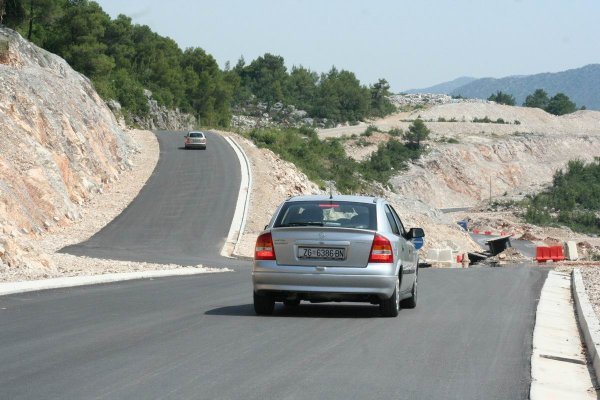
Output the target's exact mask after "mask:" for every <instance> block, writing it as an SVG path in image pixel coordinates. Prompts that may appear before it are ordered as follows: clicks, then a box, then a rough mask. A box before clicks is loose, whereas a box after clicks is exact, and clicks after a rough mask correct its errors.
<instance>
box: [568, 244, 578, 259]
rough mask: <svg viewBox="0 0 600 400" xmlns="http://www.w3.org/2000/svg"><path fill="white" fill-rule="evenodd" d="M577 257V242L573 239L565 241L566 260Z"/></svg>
mask: <svg viewBox="0 0 600 400" xmlns="http://www.w3.org/2000/svg"><path fill="white" fill-rule="evenodd" d="M578 259H579V252H578V251H577V243H576V242H574V241H568V242H567V260H569V261H575V260H578Z"/></svg>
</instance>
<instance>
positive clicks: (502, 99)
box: [488, 91, 516, 106]
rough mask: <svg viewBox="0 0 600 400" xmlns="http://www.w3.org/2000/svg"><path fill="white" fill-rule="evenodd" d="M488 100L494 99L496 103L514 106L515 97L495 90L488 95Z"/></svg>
mask: <svg viewBox="0 0 600 400" xmlns="http://www.w3.org/2000/svg"><path fill="white" fill-rule="evenodd" d="M488 100H489V101H495V102H496V103H498V104H506V105H508V106H514V105H515V104H516V101H515V98H514V97H513V96H511V95H510V94H508V93H503V92H501V91H497V92H496V93H495V94H492V95H491V96H490V97H488Z"/></svg>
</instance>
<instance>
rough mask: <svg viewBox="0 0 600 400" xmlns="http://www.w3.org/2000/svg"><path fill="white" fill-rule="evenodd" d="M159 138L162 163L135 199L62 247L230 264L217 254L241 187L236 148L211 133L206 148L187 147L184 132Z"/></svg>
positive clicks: (149, 259) (137, 258)
mask: <svg viewBox="0 0 600 400" xmlns="http://www.w3.org/2000/svg"><path fill="white" fill-rule="evenodd" d="M157 137H158V141H159V144H160V158H159V161H158V164H157V166H156V168H155V170H154V173H153V174H152V176H151V177H150V179H149V180H148V182H147V183H146V185H145V186H144V187H143V188H142V190H141V191H140V194H139V195H138V196H137V197H136V199H135V200H134V201H133V202H132V203H131V204H130V205H129V207H127V208H126V209H125V210H124V211H123V213H121V215H119V216H118V217H117V218H115V219H114V220H113V221H112V222H111V223H109V224H108V225H107V226H106V227H104V228H103V229H102V230H101V231H100V232H98V233H97V234H96V235H94V236H93V237H92V238H90V240H88V241H86V242H83V243H81V244H77V245H73V246H69V247H66V248H64V249H63V250H62V251H64V252H67V253H70V254H75V255H85V256H89V257H98V258H110V259H115V260H132V261H145V262H158V263H177V264H182V265H196V264H210V265H214V266H219V265H223V264H228V262H227V261H226V260H223V259H222V258H221V257H220V256H219V253H220V251H221V247H223V244H224V243H225V241H226V239H227V234H228V233H229V227H230V225H231V219H232V218H233V213H234V211H235V205H236V201H237V197H238V192H239V187H240V165H239V161H238V159H237V157H236V155H235V153H234V151H233V149H232V148H231V146H229V144H228V143H227V142H226V141H225V140H224V139H223V138H222V137H221V136H219V135H216V134H212V133H207V143H208V145H207V150H185V149H184V148H183V132H181V133H176V132H159V133H157Z"/></svg>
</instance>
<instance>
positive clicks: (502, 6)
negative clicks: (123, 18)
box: [96, 0, 600, 92]
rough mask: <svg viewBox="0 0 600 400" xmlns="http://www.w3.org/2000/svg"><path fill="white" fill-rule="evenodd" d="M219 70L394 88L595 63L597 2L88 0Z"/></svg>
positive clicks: (599, 25) (599, 31)
mask: <svg viewBox="0 0 600 400" xmlns="http://www.w3.org/2000/svg"><path fill="white" fill-rule="evenodd" d="M96 1H97V2H98V3H99V4H100V5H101V7H102V8H103V9H104V11H106V12H107V13H108V14H109V15H110V16H111V17H113V18H115V17H116V16H117V15H119V14H125V15H127V16H129V17H131V18H132V20H133V22H134V23H137V24H142V25H148V26H149V27H150V28H151V29H152V30H153V31H155V32H157V33H158V34H160V35H162V36H168V37H170V38H172V39H173V40H175V41H176V42H177V43H178V44H179V46H180V47H181V48H182V49H185V48H187V47H201V48H203V49H204V50H206V51H207V52H208V53H210V54H212V55H213V57H215V59H216V60H217V62H218V63H219V65H221V67H224V65H225V63H226V62H227V61H229V62H230V63H231V65H235V63H236V62H237V60H238V59H239V58H240V56H243V57H244V59H245V60H246V63H249V62H250V61H252V60H253V59H255V58H256V57H258V56H261V55H263V54H265V53H272V54H276V55H280V56H282V57H283V58H284V59H285V62H286V66H287V67H288V68H291V67H292V66H293V65H302V66H304V67H306V68H310V69H311V70H313V71H316V72H319V73H321V72H327V71H328V70H329V69H330V68H331V67H332V66H336V67H337V68H338V69H346V70H349V71H352V72H354V73H355V74H356V75H357V77H358V78H359V79H360V80H361V82H362V83H365V84H371V83H374V82H377V80H378V79H379V78H385V79H387V81H388V82H389V83H390V85H391V89H392V91H394V92H400V91H401V90H406V89H412V88H422V87H427V86H431V85H434V84H437V83H441V82H445V81H449V80H452V79H455V78H458V77H460V76H472V77H477V78H483V77H495V78H500V77H504V76H509V75H528V74H535V73H541V72H558V71H563V70H566V69H570V68H578V67H582V66H584V65H587V64H592V63H600V1H599V0H438V1H433V0H408V1H405V0H370V1H368V0H212V1H206V0H197V1H192V0H188V1H185V0H169V1H164V0H127V1H123V0H96Z"/></svg>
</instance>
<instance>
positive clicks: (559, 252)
mask: <svg viewBox="0 0 600 400" xmlns="http://www.w3.org/2000/svg"><path fill="white" fill-rule="evenodd" d="M550 259H552V261H563V260H564V259H565V253H564V249H563V247H562V246H551V247H550Z"/></svg>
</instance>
